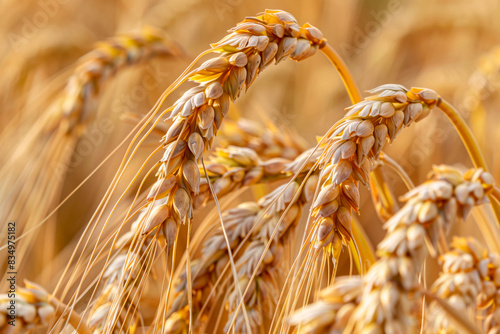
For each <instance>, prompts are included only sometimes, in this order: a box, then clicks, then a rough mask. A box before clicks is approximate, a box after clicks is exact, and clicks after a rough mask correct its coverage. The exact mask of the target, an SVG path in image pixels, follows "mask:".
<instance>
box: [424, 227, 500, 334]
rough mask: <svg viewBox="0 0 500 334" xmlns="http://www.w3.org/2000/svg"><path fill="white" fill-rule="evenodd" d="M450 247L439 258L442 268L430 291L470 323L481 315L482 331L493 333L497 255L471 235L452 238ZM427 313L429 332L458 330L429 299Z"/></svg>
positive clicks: (498, 322) (499, 274)
mask: <svg viewBox="0 0 500 334" xmlns="http://www.w3.org/2000/svg"><path fill="white" fill-rule="evenodd" d="M451 247H452V249H451V250H450V251H449V252H447V253H445V254H443V255H442V256H441V257H440V262H441V267H442V270H443V271H442V273H441V274H440V276H439V278H438V279H437V280H436V281H435V282H434V284H433V286H432V290H433V291H434V293H435V294H436V295H437V296H439V297H441V298H442V299H443V300H446V301H448V303H449V304H450V305H453V307H454V308H455V309H456V310H457V312H459V313H460V314H462V315H468V316H469V318H470V321H471V322H474V321H476V319H477V318H479V317H480V318H483V319H484V320H483V321H482V323H483V330H484V332H485V333H488V334H492V333H497V332H498V331H499V330H500V318H499V316H500V311H499V309H498V305H499V304H498V303H499V302H500V299H499V297H500V256H499V255H498V254H496V253H490V252H488V250H487V249H485V248H484V247H483V246H482V245H481V244H480V243H479V242H478V241H477V240H475V239H473V238H458V237H457V238H454V239H453V241H452V243H451ZM471 305H476V307H477V309H475V308H471V307H470V306H471ZM478 310H485V311H486V316H485V317H484V316H481V313H482V312H478ZM428 314H429V315H430V317H429V321H428V326H429V329H428V330H430V331H433V332H436V333H438V332H446V333H450V334H452V333H460V331H461V330H462V329H461V328H460V327H459V326H457V324H456V323H455V322H453V321H452V320H453V319H450V318H449V317H448V316H447V314H446V313H445V312H444V311H443V309H442V308H441V307H440V306H439V305H438V304H437V303H436V302H431V304H430V306H429V313H428ZM483 314H484V313H483Z"/></svg>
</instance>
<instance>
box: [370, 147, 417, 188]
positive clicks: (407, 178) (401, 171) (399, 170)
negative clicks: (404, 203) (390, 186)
mask: <svg viewBox="0 0 500 334" xmlns="http://www.w3.org/2000/svg"><path fill="white" fill-rule="evenodd" d="M379 159H380V161H383V162H384V163H385V164H386V165H387V166H389V167H391V168H392V170H394V171H395V172H396V173H397V174H398V175H399V177H400V178H401V180H403V182H404V184H405V185H406V187H407V188H408V190H412V189H413V188H415V184H414V183H413V181H412V180H411V178H410V176H409V175H408V174H407V173H406V171H405V170H404V169H403V167H401V165H400V164H398V163H397V162H396V161H394V159H392V158H391V157H389V156H388V155H387V154H385V153H384V152H380V158H379Z"/></svg>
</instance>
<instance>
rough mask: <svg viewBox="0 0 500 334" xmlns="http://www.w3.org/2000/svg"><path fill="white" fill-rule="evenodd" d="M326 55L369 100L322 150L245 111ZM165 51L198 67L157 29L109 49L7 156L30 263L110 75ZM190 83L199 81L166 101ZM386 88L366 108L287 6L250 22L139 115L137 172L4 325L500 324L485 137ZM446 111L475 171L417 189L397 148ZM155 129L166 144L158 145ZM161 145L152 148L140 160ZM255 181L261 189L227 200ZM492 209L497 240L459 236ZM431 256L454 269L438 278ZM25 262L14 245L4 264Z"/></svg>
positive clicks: (132, 152) (312, 327) (100, 328)
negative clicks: (262, 81)
mask: <svg viewBox="0 0 500 334" xmlns="http://www.w3.org/2000/svg"><path fill="white" fill-rule="evenodd" d="M319 53H322V54H324V55H325V56H326V57H327V58H328V59H329V60H330V61H331V62H332V64H333V65H334V69H333V70H336V71H337V72H338V74H339V75H340V78H341V79H342V82H343V84H344V86H345V89H346V91H347V93H348V95H349V97H350V99H351V101H352V106H349V107H347V108H346V113H345V115H344V117H343V118H342V119H340V120H339V121H338V122H336V123H335V124H333V125H332V126H331V127H330V129H329V130H328V131H327V133H325V134H323V135H322V136H321V137H318V141H317V145H316V146H314V147H312V148H307V147H306V146H305V145H304V144H303V142H302V140H301V139H300V138H298V136H297V135H296V134H295V133H293V132H291V131H289V130H287V129H285V128H282V127H280V126H274V125H272V124H270V123H268V124H259V123H256V122H252V121H248V120H245V119H238V120H235V117H231V116H230V114H231V112H232V111H231V110H230V109H232V108H233V107H232V106H231V104H232V102H234V101H235V100H236V99H238V97H239V96H240V94H242V93H244V92H245V91H246V90H248V89H249V87H250V86H251V85H252V83H253V82H254V80H256V79H257V77H258V76H259V74H260V73H261V72H262V71H263V70H264V69H265V68H267V67H268V66H269V65H271V64H278V63H280V62H282V61H284V60H286V59H288V58H290V59H292V60H295V61H304V60H306V59H308V58H311V57H317V55H316V54H319ZM158 56H164V57H177V58H185V56H184V54H183V52H182V51H181V50H180V48H179V47H177V46H176V44H174V43H173V42H171V41H169V40H167V39H165V38H164V37H163V36H162V34H161V33H160V32H158V31H156V30H154V29H151V28H150V29H147V30H143V31H141V32H139V33H135V34H131V35H127V36H119V37H117V38H114V39H112V40H109V41H107V42H103V43H102V44H100V45H99V46H98V47H97V48H96V49H95V50H93V51H92V52H90V53H89V54H87V55H86V56H85V57H83V58H81V60H80V61H79V62H78V64H77V66H75V67H74V71H73V73H72V75H71V76H70V78H69V79H68V80H67V84H66V86H65V88H64V89H63V90H61V91H59V92H57V94H54V97H53V99H52V100H51V102H50V103H48V105H47V106H46V108H45V107H44V109H43V110H42V111H41V112H40V114H39V116H38V119H37V121H36V123H35V124H32V125H31V127H29V128H27V129H23V130H25V131H29V134H30V135H29V136H27V137H26V139H25V140H24V141H23V142H21V143H19V145H17V146H16V147H8V148H7V147H6V148H4V149H3V150H4V151H3V153H4V154H8V155H9V160H8V162H7V163H5V164H4V165H3V166H2V167H0V177H1V179H2V180H5V181H3V182H2V185H1V186H0V187H1V188H0V191H1V193H2V196H4V195H5V197H3V198H2V202H1V203H0V210H1V218H2V222H7V221H13V220H15V221H16V223H17V231H16V233H17V238H18V244H17V250H16V252H17V257H18V258H23V261H22V263H18V266H19V267H20V268H21V267H23V266H32V265H34V264H31V263H30V261H28V260H26V259H28V258H29V257H30V256H35V255H33V254H34V253H36V250H37V249H39V248H40V247H44V248H47V247H48V248H50V245H48V244H50V240H40V238H37V235H38V234H37V233H38V232H39V229H40V228H41V227H43V225H44V224H45V225H47V224H49V222H50V220H51V219H53V216H54V213H55V212H57V210H58V208H59V207H60V206H61V205H62V204H64V201H66V200H67V198H66V199H64V200H63V202H62V203H60V195H61V191H62V187H63V181H64V179H63V178H61V177H55V176H54V174H53V171H54V170H58V173H59V175H64V173H66V172H67V169H68V164H67V161H68V159H69V158H70V157H71V155H72V154H73V152H74V149H75V146H76V144H77V142H78V140H79V139H80V138H81V136H82V134H83V133H84V131H85V129H86V128H87V127H88V126H89V124H91V123H92V121H93V120H94V119H95V118H96V109H97V104H98V103H99V94H100V91H101V90H102V89H104V88H105V86H104V83H105V81H106V80H107V79H109V78H110V77H111V76H112V75H114V74H115V73H116V72H117V71H120V70H121V69H123V68H125V67H130V66H133V65H135V64H138V63H141V62H147V61H149V60H150V59H152V58H154V57H158ZM203 58H208V60H204V61H203V62H201V61H202V59H203ZM187 81H190V82H191V83H192V85H191V88H189V89H188V90H186V91H185V92H184V93H183V94H182V95H181V96H180V97H179V98H178V99H177V101H175V102H174V103H173V105H172V106H169V107H166V106H165V101H166V99H167V97H168V96H169V95H170V94H172V93H173V92H174V91H177V90H178V89H179V87H180V86H181V84H183V83H185V82H187ZM367 93H368V94H369V95H368V96H367V97H365V98H364V99H363V98H362V96H361V93H360V92H359V90H358V88H357V86H356V83H355V82H354V80H353V79H352V76H351V74H350V72H349V70H348V69H347V67H346V65H345V64H344V62H343V61H342V59H341V58H340V56H339V55H338V53H337V52H336V51H335V50H334V49H333V48H332V47H331V46H330V45H329V44H328V42H327V39H326V38H325V37H324V36H323V34H322V32H321V31H320V30H319V29H318V28H316V27H314V26H312V25H310V24H308V23H306V24H304V25H302V26H300V25H299V24H298V23H297V22H296V20H295V18H294V17H293V16H292V15H291V14H289V13H287V12H284V11H280V10H266V11H265V12H263V13H260V14H258V15H257V16H253V17H247V18H245V19H244V20H243V21H242V22H240V23H238V24H237V25H236V26H235V27H234V28H232V29H230V30H229V34H228V35H227V36H225V37H224V38H222V39H221V40H220V41H219V42H217V43H214V44H211V48H210V49H208V50H207V51H205V52H203V53H202V54H200V55H199V56H198V57H197V58H196V59H195V60H194V61H193V62H192V63H191V65H190V66H189V67H188V68H187V69H186V70H185V71H184V72H183V73H182V74H181V75H180V76H179V77H178V79H177V80H176V81H175V82H173V83H172V84H171V85H170V86H169V87H168V89H167V90H166V91H165V92H164V93H163V95H162V96H161V97H160V99H159V100H158V102H157V103H156V105H155V106H154V108H153V109H152V110H151V111H150V112H149V113H148V114H146V115H142V116H141V117H138V116H137V115H122V116H126V117H127V118H128V120H129V121H131V122H133V124H134V125H135V127H134V129H133V131H132V132H131V133H130V134H129V136H127V137H126V139H125V140H124V141H123V142H121V143H120V145H119V147H125V154H124V157H123V160H122V163H121V164H120V166H119V167H118V170H117V171H116V173H115V174H114V177H113V179H112V181H111V183H110V184H109V187H108V188H107V191H106V193H105V195H104V198H102V200H101V202H100V204H99V205H98V207H97V209H96V210H95V213H94V214H93V216H92V218H91V220H90V222H88V224H87V225H86V227H85V229H84V230H83V232H82V234H81V236H80V238H79V240H78V242H76V243H75V244H74V245H73V254H72V255H71V256H70V259H69V261H67V263H65V267H64V268H63V270H61V271H60V274H59V275H58V276H57V277H55V278H53V279H55V280H57V282H58V283H57V284H56V286H55V288H54V289H53V291H47V290H46V289H44V288H43V287H41V286H40V285H38V284H36V283H32V282H30V281H28V280H25V281H24V283H22V282H17V290H16V296H15V301H16V321H15V326H12V325H11V324H9V321H10V320H9V319H10V318H9V311H8V310H7V307H8V306H9V304H10V302H11V299H12V298H10V297H9V295H8V294H3V295H0V305H1V307H0V332H1V333H25V332H30V331H39V332H47V333H70V332H74V333H80V334H88V333H96V334H97V333H222V332H225V333H289V332H293V333H295V332H296V333H363V334H368V333H370V334H372V333H419V332H425V333H488V334H494V333H500V308H497V306H498V305H497V304H499V303H500V244H499V240H500V233H499V228H498V224H499V222H500V188H498V187H497V186H496V185H495V180H494V179H493V177H492V175H491V174H490V173H489V172H488V169H487V166H486V163H485V160H484V158H483V156H482V153H481V150H480V148H479V145H478V143H477V141H476V139H475V138H474V136H473V135H472V132H471V130H470V129H469V127H468V125H467V124H466V122H465V121H464V120H463V118H462V117H461V116H460V114H459V113H458V112H457V110H456V109H455V108H454V107H453V106H452V105H451V104H450V103H448V102H447V101H446V100H445V99H443V98H442V97H441V96H439V95H438V94H437V93H436V92H434V91H433V90H431V89H426V88H410V89H408V88H406V87H404V86H402V85H398V84H384V85H381V86H379V87H377V88H374V89H372V90H370V91H368V92H367ZM441 112H442V113H444V114H445V115H446V116H447V117H448V118H449V120H450V121H451V122H452V124H453V125H454V126H455V128H456V130H457V132H458V133H459V135H460V137H461V139H462V141H463V144H464V145H465V147H466V148H467V152H468V153H469V156H470V158H471V161H472V164H473V165H474V168H473V169H470V170H459V169H456V168H454V167H451V166H445V165H437V166H435V167H434V168H433V169H432V171H430V172H429V175H428V181H426V182H425V183H423V184H421V185H418V186H414V185H413V182H412V180H411V179H410V178H409V176H408V175H407V174H406V173H405V171H404V169H403V168H402V167H401V166H400V165H398V163H397V162H396V161H395V160H394V159H391V157H390V156H388V155H387V154H386V153H384V147H385V146H386V144H388V143H392V142H393V141H394V140H395V139H396V137H397V136H399V135H400V132H402V131H403V132H404V129H405V128H407V127H409V126H410V125H411V124H412V123H414V122H419V121H420V120H422V119H424V118H426V117H428V116H429V115H431V114H435V113H441ZM226 116H227V117H228V118H229V119H228V120H225V118H226ZM312 121H313V120H312ZM8 131H9V130H6V131H5V132H4V133H3V134H2V136H8V135H10V134H11V133H10V132H8ZM10 131H12V130H10ZM158 134H160V136H158ZM318 135H320V134H318ZM155 136H156V137H157V138H156V139H159V144H155V147H154V149H153V150H151V149H150V147H149V146H148V145H145V143H146V142H147V140H148V138H152V137H153V138H155ZM402 136H404V134H403V135H402ZM416 140H419V139H418V138H417V139H416ZM148 147H149V152H148V154H149V156H148V157H147V158H146V159H145V161H144V162H141V163H140V164H139V165H137V164H135V163H134V159H133V158H134V157H136V156H137V155H138V154H139V152H144V151H145V150H146V149H148ZM33 152H37V153H36V156H34V155H33V154H32V153H33ZM61 166H62V167H61ZM387 167H389V168H391V169H392V170H393V171H395V173H397V175H399V177H401V179H402V180H403V181H404V183H405V184H406V186H407V187H408V192H407V193H406V194H405V195H403V196H402V197H400V198H399V199H398V198H396V197H395V195H394V193H393V191H392V190H391V184H390V183H389V182H388V181H387V179H386V176H385V174H384V173H383V172H382V169H383V168H387ZM61 168H62V170H61ZM98 168H99V167H98ZM98 168H97V169H98ZM134 168H135V169H134ZM97 169H96V170H97ZM130 175H132V176H131V177H130V181H124V180H125V177H126V176H130ZM88 182H91V181H88ZM258 185H264V186H260V187H259V186H258ZM250 187H252V188H254V189H256V190H255V191H254V200H251V199H250V201H247V202H242V201H239V202H238V204H237V205H234V204H232V203H233V202H234V201H224V202H222V201H221V202H219V200H221V199H222V198H224V197H227V198H232V199H233V200H234V199H235V198H236V197H238V196H240V195H241V194H243V190H244V189H246V188H250ZM361 188H367V189H369V191H370V192H371V193H372V197H373V202H374V204H375V209H376V210H377V213H378V215H379V217H377V218H375V219H374V223H373V224H378V222H379V221H380V220H382V221H384V222H385V223H384V224H383V225H381V227H382V226H383V229H384V230H385V233H386V234H385V237H384V238H383V240H382V241H381V242H380V243H379V244H378V246H377V248H376V251H375V250H374V247H372V245H371V243H370V240H369V238H368V236H367V234H366V233H365V232H364V230H363V227H362V226H361V224H360V223H359V222H358V220H357V215H358V214H362V213H361V208H360V205H361V202H360V201H361V194H362V191H361ZM6 194H9V195H8V197H7V195H6ZM71 195H72V194H70V196H68V198H69V197H71ZM74 196H77V194H76V195H74ZM247 198H248V197H247ZM398 200H399V201H401V202H404V206H402V207H401V208H399V207H398V204H397V203H398ZM212 201H213V203H211V202H212ZM476 205H484V206H491V209H490V208H488V210H491V212H493V213H494V214H492V215H491V216H489V217H488V218H485V219H477V220H475V221H476V222H477V224H478V225H477V229H478V230H480V231H481V233H482V234H483V235H484V239H485V240H486V244H481V242H479V241H477V240H475V239H474V238H464V237H459V236H454V237H453V238H452V237H451V236H449V235H448V234H449V233H448V232H449V231H450V230H453V229H452V226H453V225H454V224H455V223H456V222H457V221H459V220H464V219H465V218H466V217H467V215H468V214H469V212H470V211H471V210H472V209H473V208H474V207H475V206H476ZM207 207H210V208H212V209H211V210H207V209H206V208H207ZM195 217H197V218H198V221H200V217H201V218H203V219H201V223H197V224H194V220H195ZM53 232H54V231H53ZM54 233H55V232H54ZM2 235H7V226H4V227H3V228H2ZM2 240H6V238H4V239H2ZM48 248H47V249H48ZM52 251H53V250H52ZM2 252H6V246H5V245H4V241H2ZM49 252H50V250H49ZM30 254H31V255H30ZM432 258H438V260H439V264H440V265H441V270H440V272H439V275H438V276H437V279H435V281H433V282H430V281H427V280H426V273H425V268H426V261H427V260H428V259H432ZM346 259H347V261H348V262H349V263H348V266H347V267H348V271H347V273H344V274H341V273H340V272H341V270H339V266H340V264H341V263H342V262H344V263H345V260H346ZM6 264H7V256H4V254H3V253H2V270H5V268H6ZM20 272H21V269H20ZM27 278H28V279H29V277H27ZM4 281H5V276H4V279H3V282H2V284H4Z"/></svg>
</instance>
